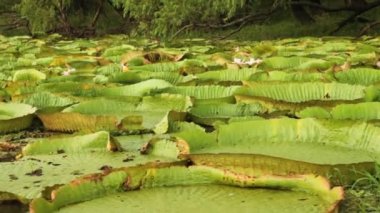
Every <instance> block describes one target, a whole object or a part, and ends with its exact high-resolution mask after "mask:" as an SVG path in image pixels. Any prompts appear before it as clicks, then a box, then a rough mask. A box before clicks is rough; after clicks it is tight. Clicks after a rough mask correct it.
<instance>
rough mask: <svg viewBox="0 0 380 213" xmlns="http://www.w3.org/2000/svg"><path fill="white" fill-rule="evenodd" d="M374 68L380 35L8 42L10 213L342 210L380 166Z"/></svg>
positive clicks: (5, 198) (3, 150) (2, 112)
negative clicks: (20, 211) (19, 208)
mask: <svg viewBox="0 0 380 213" xmlns="http://www.w3.org/2000/svg"><path fill="white" fill-rule="evenodd" d="M379 58H380V37H377V38H376V37H375V38H373V37H365V38H361V39H356V40H355V39H352V38H337V37H324V38H299V39H283V40H276V41H262V42H236V41H220V42H210V41H207V40H202V39H192V40H190V39H189V40H179V41H176V42H173V43H170V44H164V43H160V42H158V41H151V40H144V39H129V38H128V37H126V36H108V37H104V38H99V39H91V40H85V39H76V40H67V39H64V38H61V37H60V36H58V35H51V36H49V37H46V38H43V39H35V38H30V37H0V85H1V91H0V98H1V100H2V102H1V103H0V132H1V134H2V139H1V141H0V161H2V162H0V170H1V173H0V181H1V183H2V184H1V185H0V209H1V208H2V207H1V205H2V204H1V203H7V202H9V201H15V200H16V201H19V202H21V203H23V204H25V205H29V210H30V212H34V213H39V212H55V211H60V212H79V211H81V212H82V211H84V212H95V211H96V212H97V211H107V212H120V211H132V212H179V211H184V212H193V211H201V212H222V211H223V212H228V211H231V212H233V211H237V210H238V209H240V210H242V211H243V210H244V209H255V211H256V212H334V211H337V209H338V207H339V203H340V201H341V200H342V199H343V198H344V192H343V188H342V186H343V185H346V184H352V183H353V182H355V181H356V180H358V179H360V178H361V177H362V176H363V174H366V173H369V174H371V173H374V172H375V170H376V165H377V164H378V163H379V161H380V144H379V142H380V126H379V123H378V121H379V119H380V102H378V101H379V100H380V93H379V89H380V86H379V85H380V84H379V83H380V63H379V61H380V59H379ZM240 210H238V211H240Z"/></svg>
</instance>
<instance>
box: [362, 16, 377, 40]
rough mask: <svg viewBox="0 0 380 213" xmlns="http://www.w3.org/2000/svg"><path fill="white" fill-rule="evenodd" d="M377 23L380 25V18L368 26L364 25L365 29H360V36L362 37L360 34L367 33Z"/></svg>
mask: <svg viewBox="0 0 380 213" xmlns="http://www.w3.org/2000/svg"><path fill="white" fill-rule="evenodd" d="M377 25H380V20H378V21H374V22H372V23H370V24H368V25H367V26H365V27H363V29H362V30H360V33H359V35H358V36H359V37H360V36H363V35H365V34H366V33H367V32H368V31H369V30H370V29H371V28H373V27H375V26H377Z"/></svg>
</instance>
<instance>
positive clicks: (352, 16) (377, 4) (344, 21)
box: [330, 0, 380, 35]
mask: <svg viewBox="0 0 380 213" xmlns="http://www.w3.org/2000/svg"><path fill="white" fill-rule="evenodd" d="M379 6H380V0H378V1H375V2H371V3H369V4H368V5H367V6H366V7H365V8H363V9H361V10H359V11H356V12H355V13H354V14H352V15H351V16H349V17H348V18H346V19H345V20H343V21H341V22H340V23H339V24H338V27H337V28H336V29H334V30H333V31H331V32H330V35H331V34H334V33H336V32H338V31H339V30H340V29H342V28H343V27H344V26H346V25H347V24H349V23H350V22H352V21H354V20H355V18H356V17H358V16H360V15H361V14H363V13H365V12H367V11H369V10H372V9H374V8H376V7H379Z"/></svg>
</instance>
